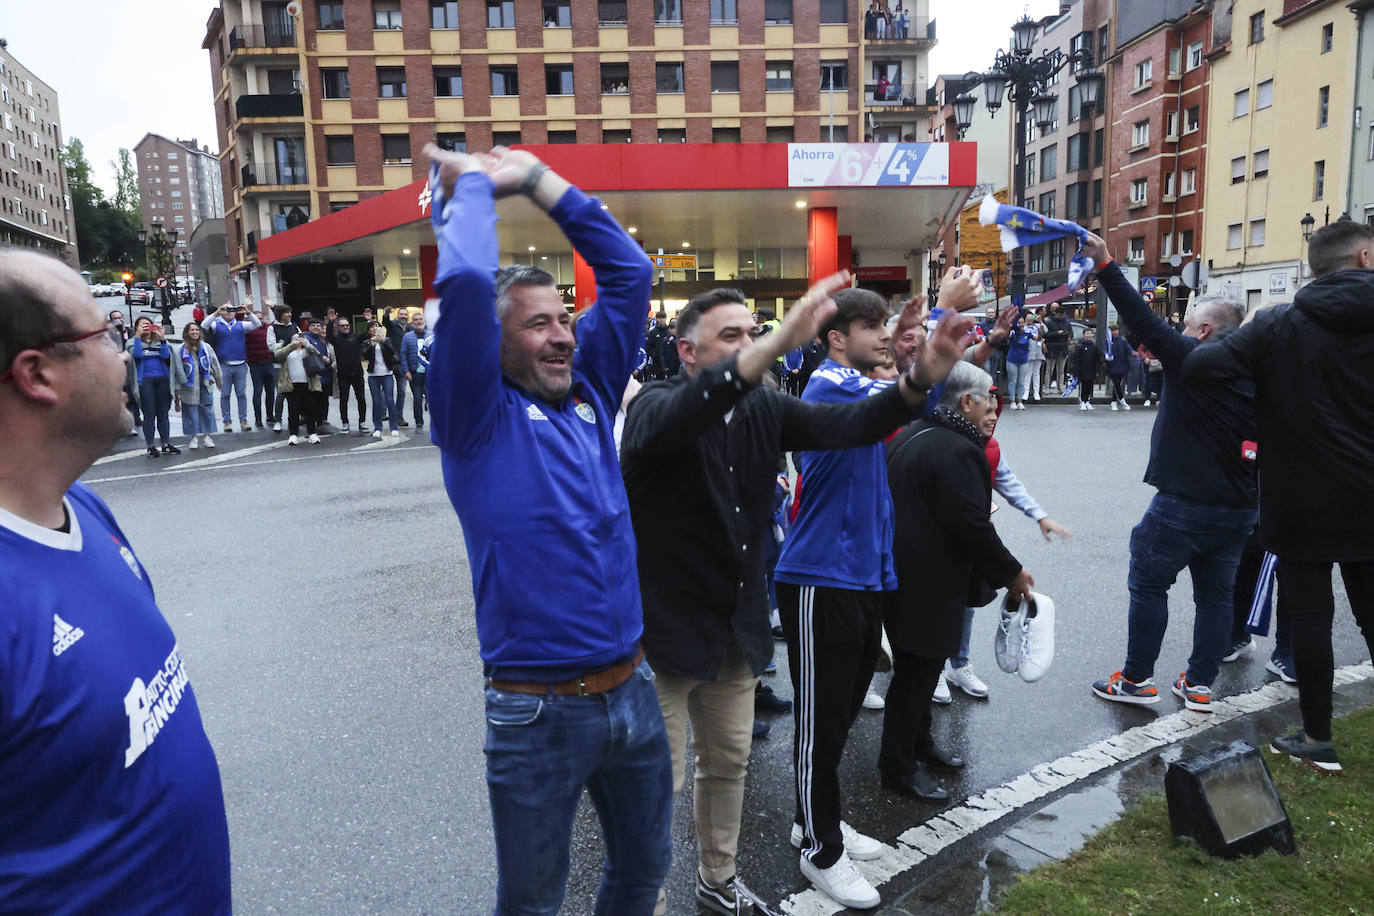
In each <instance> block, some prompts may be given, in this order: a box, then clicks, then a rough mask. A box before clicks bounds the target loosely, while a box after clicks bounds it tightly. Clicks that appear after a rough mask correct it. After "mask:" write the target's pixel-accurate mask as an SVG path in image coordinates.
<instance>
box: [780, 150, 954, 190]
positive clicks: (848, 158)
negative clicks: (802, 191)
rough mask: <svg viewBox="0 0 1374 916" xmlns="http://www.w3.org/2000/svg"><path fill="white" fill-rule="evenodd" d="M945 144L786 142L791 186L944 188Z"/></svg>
mask: <svg viewBox="0 0 1374 916" xmlns="http://www.w3.org/2000/svg"><path fill="white" fill-rule="evenodd" d="M948 184H949V146H948V144H945V143H789V144H787V186H788V187H791V188H872V187H884V186H887V187H892V186H895V187H932V186H934V187H943V186H946V185H948Z"/></svg>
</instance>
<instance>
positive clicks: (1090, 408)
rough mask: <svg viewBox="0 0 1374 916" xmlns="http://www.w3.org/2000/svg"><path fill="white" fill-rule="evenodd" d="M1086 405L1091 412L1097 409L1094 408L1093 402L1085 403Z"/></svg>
mask: <svg viewBox="0 0 1374 916" xmlns="http://www.w3.org/2000/svg"><path fill="white" fill-rule="evenodd" d="M1084 403H1086V404H1087V405H1088V409H1089V410H1096V409H1097V408H1096V407H1094V406H1093V402H1092V401H1085V402H1084Z"/></svg>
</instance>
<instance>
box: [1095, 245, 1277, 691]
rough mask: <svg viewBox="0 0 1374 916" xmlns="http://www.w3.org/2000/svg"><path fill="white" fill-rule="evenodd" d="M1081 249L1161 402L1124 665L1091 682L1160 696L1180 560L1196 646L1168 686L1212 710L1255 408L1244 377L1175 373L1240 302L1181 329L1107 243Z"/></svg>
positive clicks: (1250, 483) (1251, 474)
mask: <svg viewBox="0 0 1374 916" xmlns="http://www.w3.org/2000/svg"><path fill="white" fill-rule="evenodd" d="M1083 252H1084V254H1086V255H1088V256H1089V257H1091V258H1092V259H1093V261H1094V262H1095V263H1097V265H1098V268H1097V276H1098V281H1099V282H1100V283H1101V284H1102V286H1103V288H1104V289H1105V290H1106V291H1107V296H1108V297H1109V298H1110V299H1111V300H1112V304H1114V305H1115V306H1116V308H1117V314H1118V316H1119V317H1120V319H1121V321H1122V322H1123V323H1124V324H1125V325H1126V327H1127V328H1128V329H1129V331H1130V334H1131V336H1132V338H1133V339H1135V340H1136V341H1137V342H1139V343H1140V344H1143V345H1144V346H1145V348H1146V349H1147V350H1149V351H1150V352H1151V353H1153V354H1154V355H1155V356H1156V357H1157V358H1158V359H1159V361H1160V362H1161V363H1162V364H1163V365H1164V391H1165V394H1164V400H1163V401H1162V402H1161V405H1160V408H1159V415H1158V416H1157V417H1156V418H1155V425H1154V430H1153V432H1152V433H1151V434H1150V461H1149V464H1148V465H1146V468H1145V482H1146V483H1148V484H1150V485H1151V486H1153V487H1154V488H1155V489H1156V490H1157V491H1158V492H1156V493H1155V496H1154V499H1153V500H1151V501H1150V507H1149V508H1148V509H1147V510H1146V511H1145V515H1144V517H1143V518H1141V520H1140V524H1138V525H1136V526H1135V529H1134V530H1133V531H1132V532H1131V570H1130V573H1129V575H1128V576H1127V579H1126V587H1127V589H1129V591H1130V595H1131V606H1130V616H1129V618H1128V621H1127V635H1126V663H1125V664H1124V665H1122V666H1121V670H1120V671H1117V672H1116V673H1114V674H1112V675H1111V676H1110V677H1108V678H1106V679H1105V680H1101V681H1097V682H1096V683H1094V684H1093V693H1095V694H1097V695H1098V696H1099V697H1101V698H1102V699H1104V700H1111V701H1113V702H1118V703H1136V704H1149V703H1158V702H1159V691H1158V690H1157V689H1156V688H1155V686H1154V682H1153V680H1152V678H1153V676H1154V668H1155V662H1156V661H1157V660H1158V658H1159V649H1160V645H1161V644H1162V642H1163V640H1164V630H1165V628H1166V627H1167V625H1168V622H1169V587H1170V586H1172V585H1173V584H1174V580H1175V579H1177V578H1178V574H1179V572H1180V571H1182V570H1183V569H1184V568H1187V569H1188V570H1189V572H1190V573H1191V575H1192V580H1193V603H1194V605H1195V606H1196V611H1195V615H1194V618H1193V652H1192V655H1191V656H1190V657H1189V659H1188V668H1187V670H1186V671H1184V672H1183V673H1182V674H1180V675H1179V676H1178V678H1177V679H1176V680H1175V681H1174V682H1173V692H1174V694H1175V695H1176V696H1177V697H1179V698H1180V699H1181V700H1183V703H1184V705H1185V706H1186V707H1187V708H1188V709H1191V710H1194V711H1196V712H1210V711H1211V702H1212V690H1211V687H1212V682H1213V681H1215V680H1216V677H1217V672H1218V670H1219V669H1220V667H1221V658H1222V656H1223V655H1225V654H1226V651H1227V649H1228V648H1229V646H1230V634H1231V616H1232V595H1233V594H1234V587H1235V580H1236V566H1237V565H1238V564H1239V563H1240V556H1241V552H1242V550H1243V549H1244V548H1245V542H1246V539H1247V538H1249V536H1250V532H1251V531H1252V530H1253V529H1254V527H1255V515H1256V511H1255V506H1256V502H1257V498H1256V492H1255V452H1256V445H1255V441H1256V438H1257V436H1256V432H1255V407H1254V388H1253V386H1252V385H1250V384H1249V383H1238V382H1233V383H1231V384H1229V385H1226V386H1223V387H1218V388H1213V389H1201V388H1198V387H1197V386H1194V385H1189V384H1187V383H1186V382H1185V381H1184V380H1183V378H1182V372H1183V362H1184V359H1185V358H1187V356H1188V354H1189V353H1191V352H1193V350H1194V348H1196V347H1197V346H1198V345H1199V344H1200V343H1202V342H1203V341H1206V340H1214V339H1220V338H1221V337H1223V336H1224V335H1226V334H1228V333H1230V332H1231V331H1232V330H1233V329H1234V328H1235V327H1236V326H1238V325H1239V324H1240V321H1241V318H1242V317H1244V314H1245V308H1244V306H1242V305H1240V304H1239V303H1238V302H1234V301H1232V300H1229V299H1227V298H1225V297H1221V296H1211V297H1205V298H1203V299H1200V300H1198V302H1197V303H1196V304H1194V306H1193V307H1192V309H1190V310H1189V312H1188V324H1187V328H1186V329H1185V330H1184V332H1183V334H1182V335H1180V334H1178V333H1177V332H1175V331H1174V330H1173V329H1172V328H1170V327H1169V325H1168V323H1167V322H1165V321H1164V319H1163V318H1161V317H1159V316H1158V315H1156V314H1155V313H1154V312H1153V311H1151V310H1150V307H1149V306H1148V305H1146V304H1145V300H1144V299H1142V298H1141V296H1140V294H1139V293H1137V292H1136V291H1135V287H1133V286H1132V285H1131V282H1130V281H1129V280H1127V279H1126V276H1125V274H1123V273H1122V272H1121V269H1120V268H1119V267H1117V265H1116V262H1114V261H1113V260H1112V259H1111V255H1110V254H1109V253H1108V251H1107V244H1106V242H1104V241H1102V239H1100V238H1098V237H1097V236H1095V235H1091V234H1090V235H1089V236H1088V241H1087V242H1086V243H1084V245H1083Z"/></svg>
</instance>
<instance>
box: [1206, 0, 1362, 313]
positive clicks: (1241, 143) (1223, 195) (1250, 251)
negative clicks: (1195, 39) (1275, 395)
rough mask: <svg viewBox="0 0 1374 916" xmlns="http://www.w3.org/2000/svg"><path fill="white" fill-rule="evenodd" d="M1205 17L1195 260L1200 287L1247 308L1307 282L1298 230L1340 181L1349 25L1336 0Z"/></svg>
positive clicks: (1237, 7) (1344, 160)
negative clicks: (1209, 30)
mask: <svg viewBox="0 0 1374 916" xmlns="http://www.w3.org/2000/svg"><path fill="white" fill-rule="evenodd" d="M1222 6H1223V4H1218V9H1217V11H1216V12H1215V13H1214V21H1213V35H1212V45H1211V48H1210V52H1209V54H1208V57H1209V60H1210V63H1211V68H1212V78H1211V98H1210V103H1209V105H1208V110H1209V115H1208V119H1209V120H1208V125H1207V166H1206V172H1205V174H1206V185H1205V194H1204V208H1205V212H1204V217H1203V245H1202V251H1201V256H1202V258H1203V260H1204V261H1205V262H1206V263H1207V264H1208V265H1209V267H1210V269H1211V281H1210V283H1209V284H1208V287H1207V292H1209V293H1217V292H1227V293H1231V294H1233V295H1236V296H1239V297H1240V298H1241V300H1242V301H1244V302H1245V303H1246V305H1247V306H1248V307H1249V308H1254V307H1255V306H1257V305H1261V304H1263V303H1266V302H1270V301H1281V302H1286V301H1289V300H1290V299H1291V298H1292V296H1293V294H1294V292H1295V291H1296V290H1297V288H1298V286H1300V285H1301V284H1302V283H1304V282H1306V280H1307V279H1310V275H1309V273H1308V272H1307V268H1306V250H1305V247H1304V246H1305V243H1304V241H1303V234H1302V220H1303V217H1304V216H1305V215H1306V214H1308V213H1310V214H1311V215H1312V217H1313V219H1314V221H1315V225H1316V226H1317V227H1320V226H1322V225H1323V224H1324V223H1325V222H1327V221H1329V220H1334V219H1336V218H1338V217H1339V216H1340V214H1341V212H1342V210H1343V208H1344V201H1345V198H1346V187H1347V184H1348V182H1349V158H1350V143H1351V130H1352V127H1351V125H1352V111H1351V104H1352V102H1351V100H1352V99H1353V97H1354V77H1355V55H1356V48H1355V30H1354V29H1352V28H1351V27H1350V26H1351V25H1352V23H1351V16H1350V12H1349V10H1347V9H1346V6H1345V3H1344V2H1342V0H1316V2H1310V0H1309V2H1299V0H1236V2H1235V3H1234V4H1233V5H1232V9H1231V12H1230V15H1229V16H1227V15H1225V13H1224V12H1223V11H1222V10H1221V7H1222Z"/></svg>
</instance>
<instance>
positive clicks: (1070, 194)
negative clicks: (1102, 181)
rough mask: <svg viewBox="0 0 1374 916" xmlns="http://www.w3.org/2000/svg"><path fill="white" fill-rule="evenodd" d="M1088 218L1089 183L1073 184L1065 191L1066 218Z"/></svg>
mask: <svg viewBox="0 0 1374 916" xmlns="http://www.w3.org/2000/svg"><path fill="white" fill-rule="evenodd" d="M1087 217H1088V183H1087V182H1086V181H1080V182H1078V183H1077V184H1071V185H1069V186H1068V187H1067V188H1065V189H1064V218H1065V219H1074V220H1078V219H1087Z"/></svg>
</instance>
